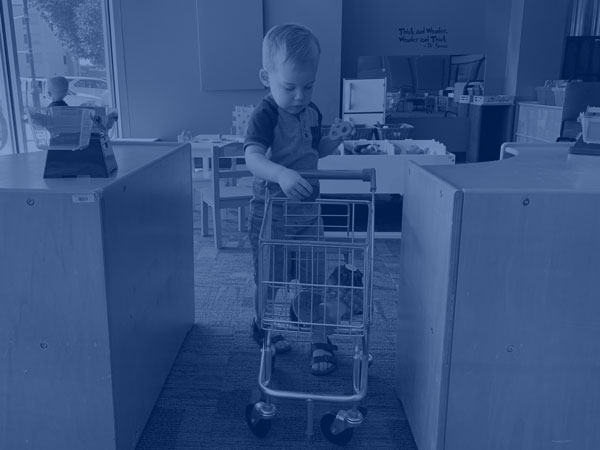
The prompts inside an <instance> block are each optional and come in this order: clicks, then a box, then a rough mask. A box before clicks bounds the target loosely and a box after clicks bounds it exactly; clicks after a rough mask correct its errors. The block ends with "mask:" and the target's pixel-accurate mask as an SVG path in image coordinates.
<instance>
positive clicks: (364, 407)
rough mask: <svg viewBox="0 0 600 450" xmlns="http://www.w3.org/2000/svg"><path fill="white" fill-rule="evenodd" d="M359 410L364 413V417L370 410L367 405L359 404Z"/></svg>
mask: <svg viewBox="0 0 600 450" xmlns="http://www.w3.org/2000/svg"><path fill="white" fill-rule="evenodd" d="M358 410H359V411H360V413H361V414H362V415H363V417H367V413H368V412H369V410H368V409H367V407H366V406H359V407H358Z"/></svg>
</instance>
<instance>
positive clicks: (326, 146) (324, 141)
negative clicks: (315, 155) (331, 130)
mask: <svg viewBox="0 0 600 450" xmlns="http://www.w3.org/2000/svg"><path fill="white" fill-rule="evenodd" d="M342 142H344V138H343V137H339V138H337V139H331V138H330V137H329V136H325V137H322V138H321V142H319V158H324V157H325V156H327V155H331V154H332V153H333V152H334V150H335V149H336V148H338V147H339V146H340V144H341V143H342Z"/></svg>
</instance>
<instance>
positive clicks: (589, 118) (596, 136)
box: [579, 108, 600, 144]
mask: <svg viewBox="0 0 600 450" xmlns="http://www.w3.org/2000/svg"><path fill="white" fill-rule="evenodd" d="M594 109H598V110H600V108H594ZM579 121H580V122H581V131H582V134H581V137H582V139H583V142H585V143H586V144H600V112H598V113H590V112H589V108H588V112H586V113H585V114H583V113H582V114H581V115H580V116H579Z"/></svg>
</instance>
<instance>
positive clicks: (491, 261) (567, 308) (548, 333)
mask: <svg viewBox="0 0 600 450" xmlns="http://www.w3.org/2000/svg"><path fill="white" fill-rule="evenodd" d="M526 153H527V152H525V151H523V149H521V151H520V152H519V155H518V156H516V157H513V158H509V159H506V160H503V161H495V162H486V163H478V164H465V165H456V166H417V165H416V164H411V166H410V168H409V174H408V180H407V188H406V193H405V196H404V210H403V218H402V248H401V252H400V257H401V265H400V270H401V284H400V286H401V288H400V296H399V299H398V311H399V313H398V314H399V320H398V342H397V345H398V353H397V358H398V359H397V392H398V396H399V398H400V400H401V401H402V404H403V406H404V410H405V412H406V415H407V417H408V420H409V423H410V426H411V429H412V432H413V435H414V437H415V441H416V444H417V446H418V448H419V450H481V449H512V450H547V449H549V448H554V447H558V446H560V447H563V446H564V447H565V448H572V449H577V450H594V449H597V448H600V429H599V428H598V426H597V424H598V419H599V418H600V409H599V407H598V405H600V388H599V386H598V379H600V302H598V293H599V292H600V278H599V277H598V276H597V274H598V267H600V239H599V237H598V230H599V229H600V179H599V178H598V173H599V171H600V159H598V157H589V156H587V157H585V156H584V157H580V156H574V155H568V154H567V150H566V148H565V147H563V148H562V150H556V151H549V152H540V151H539V149H537V150H536V151H532V152H531V155H529V156H527V155H526Z"/></svg>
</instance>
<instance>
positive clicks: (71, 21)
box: [0, 0, 113, 151]
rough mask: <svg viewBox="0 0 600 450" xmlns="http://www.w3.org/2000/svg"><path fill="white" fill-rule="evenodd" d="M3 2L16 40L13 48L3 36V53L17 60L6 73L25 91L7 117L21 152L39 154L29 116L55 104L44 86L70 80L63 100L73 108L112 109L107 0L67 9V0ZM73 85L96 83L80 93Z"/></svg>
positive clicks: (74, 3)
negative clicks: (58, 79)
mask: <svg viewBox="0 0 600 450" xmlns="http://www.w3.org/2000/svg"><path fill="white" fill-rule="evenodd" d="M1 1H2V2H3V5H4V6H3V9H5V11H7V12H8V16H9V17H6V15H5V17H4V21H5V24H4V25H5V27H12V28H13V33H14V36H15V37H16V39H15V41H14V44H13V45H14V47H13V48H11V41H10V39H8V33H5V34H4V36H3V39H4V41H5V42H6V43H7V45H5V47H4V48H8V51H9V52H11V51H12V52H13V53H14V55H15V56H14V57H13V58H12V59H10V58H9V59H8V60H9V61H11V62H12V64H11V67H8V74H9V78H14V79H15V80H19V82H17V83H13V85H15V86H17V85H18V86H20V90H21V92H19V93H13V94H14V95H13V98H14V104H13V105H12V109H11V110H10V111H11V114H10V115H9V116H10V117H12V118H14V119H13V121H14V122H15V124H14V128H15V129H16V130H19V132H20V133H21V134H22V135H23V136H21V137H20V139H17V140H18V141H19V149H18V151H35V150H37V148H36V147H35V143H34V140H33V134H32V131H31V128H30V126H29V124H28V123H27V122H26V117H27V114H26V113H27V111H28V110H29V109H30V108H36V107H44V106H47V105H48V104H49V103H50V102H51V101H52V99H51V98H50V97H49V96H48V92H47V86H46V82H47V80H48V79H49V78H51V77H53V76H64V77H66V78H67V79H68V80H69V91H68V93H67V96H66V97H65V98H64V100H65V102H66V103H67V104H68V105H69V106H113V100H112V89H111V88H110V87H111V84H112V83H111V80H112V77H111V74H110V71H109V70H108V67H109V66H110V65H109V64H108V63H107V62H108V61H109V54H110V52H109V51H108V50H109V49H108V48H107V45H106V43H107V42H109V39H108V36H109V28H108V21H107V19H106V18H107V9H108V0H70V1H69V7H68V8H66V7H65V4H64V3H65V2H64V1H63V0H1ZM5 6H10V7H8V8H5ZM5 29H6V28H5ZM5 56H6V55H5ZM5 59H6V58H5ZM74 80H96V82H95V83H94V84H93V87H92V85H91V84H90V85H89V86H88V85H87V84H86V85H85V87H83V88H80V87H79V86H76V85H75V83H74ZM2 106H3V107H4V106H5V105H2ZM17 118H18V119H17ZM9 122H10V120H9ZM0 125H1V122H0ZM0 143H1V141H0ZM12 147H14V146H12Z"/></svg>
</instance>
